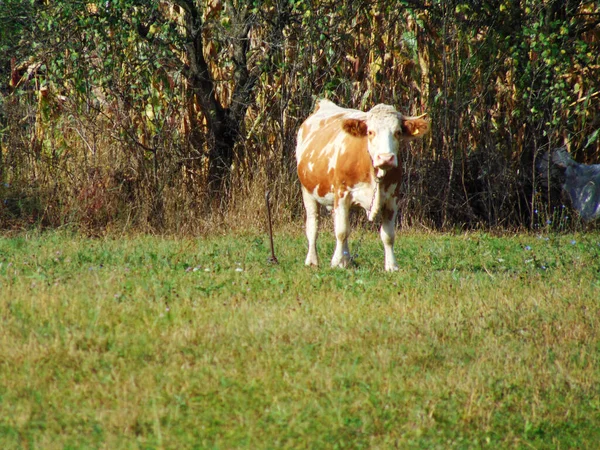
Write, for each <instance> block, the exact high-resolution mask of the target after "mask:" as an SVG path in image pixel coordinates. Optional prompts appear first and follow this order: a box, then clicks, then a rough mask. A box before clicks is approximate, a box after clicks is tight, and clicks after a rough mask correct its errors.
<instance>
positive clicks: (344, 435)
mask: <svg viewBox="0 0 600 450" xmlns="http://www.w3.org/2000/svg"><path fill="white" fill-rule="evenodd" d="M362 233H366V232H358V234H362ZM599 244H600V235H598V234H581V235H543V236H536V235H514V236H513V235H511V236H508V235H505V236H491V235H487V234H483V233H473V234H464V235H448V234H414V233H400V234H399V236H398V239H397V244H396V255H397V257H398V263H399V265H400V267H401V269H400V271H399V272H398V273H393V274H389V273H385V272H383V270H382V269H383V251H382V248H381V244H380V243H379V241H378V239H377V236H376V234H375V233H367V234H366V235H365V236H364V238H363V239H362V243H361V245H360V250H359V265H358V266H357V267H356V268H354V269H350V270H346V271H344V270H339V269H336V270H332V269H330V268H329V267H328V266H327V263H328V259H329V258H330V257H331V253H332V250H333V245H334V244H333V241H332V238H331V233H329V232H324V233H322V235H321V238H320V257H321V261H322V264H323V267H322V268H319V269H310V268H305V267H304V266H303V261H304V257H305V239H304V237H303V236H302V235H301V234H300V233H291V232H290V233H281V234H278V235H277V236H276V250H277V254H278V258H279V260H280V264H279V265H270V264H268V263H267V262H266V261H267V258H268V256H269V251H268V243H267V239H266V237H264V236H256V235H247V236H241V237H233V236H223V237H221V236H214V237H209V238H206V239H166V238H158V237H148V236H137V237H130V238H125V239H116V238H115V239H110V238H109V239H87V238H84V237H82V236H78V235H70V234H65V233H48V234H30V235H25V234H22V235H19V236H16V237H7V238H3V239H0V448H3V449H10V448H41V449H52V448H109V449H117V448H169V449H181V448H253V449H254V448H311V449H312V448H342V449H346V448H395V447H399V448H425V449H434V448H439V449H447V448H481V447H485V448H494V449H496V448H553V449H554V448H561V449H564V448H590V449H595V448H598V447H597V446H598V442H600V306H599V304H600V272H599V271H600V258H599V256H600V245H599Z"/></svg>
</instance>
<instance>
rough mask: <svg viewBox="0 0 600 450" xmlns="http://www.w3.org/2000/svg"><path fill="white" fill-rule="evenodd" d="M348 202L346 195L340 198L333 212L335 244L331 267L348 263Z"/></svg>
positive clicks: (343, 265) (344, 265) (345, 265)
mask: <svg viewBox="0 0 600 450" xmlns="http://www.w3.org/2000/svg"><path fill="white" fill-rule="evenodd" d="M349 215H350V203H349V201H348V196H346V197H345V198H340V199H339V200H338V205H337V206H336V208H335V210H334V213H333V222H334V229H335V239H336V246H335V252H334V253H333V258H332V259H331V267H347V266H348V264H349V263H350V249H349V248H348V236H349V235H350V220H349Z"/></svg>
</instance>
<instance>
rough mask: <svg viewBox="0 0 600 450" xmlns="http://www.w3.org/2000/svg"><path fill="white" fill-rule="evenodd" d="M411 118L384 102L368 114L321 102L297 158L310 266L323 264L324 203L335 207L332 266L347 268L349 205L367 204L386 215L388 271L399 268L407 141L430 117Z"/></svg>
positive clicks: (303, 129)
mask: <svg viewBox="0 0 600 450" xmlns="http://www.w3.org/2000/svg"><path fill="white" fill-rule="evenodd" d="M426 115H427V114H423V115H421V116H418V117H406V116H403V115H402V114H400V113H399V112H398V111H396V109H395V108H394V107H393V106H389V105H384V104H379V105H376V106H375V107H373V108H372V109H371V110H370V111H368V112H363V111H358V110H355V109H347V108H342V107H339V106H337V105H336V104H335V103H333V102H331V101H329V100H319V101H318V103H317V107H316V108H315V110H314V112H313V113H312V114H311V115H310V116H309V117H308V118H307V119H306V120H305V121H304V123H303V124H302V125H301V126H300V129H299V130H298V141H297V146H296V161H297V169H298V177H299V179H300V184H301V189H302V199H303V201H304V207H305V209H306V237H307V239H308V254H307V256H306V261H305V264H306V265H307V266H313V265H314V266H318V264H319V261H318V256H317V245H316V244H317V228H318V213H319V204H321V205H324V206H326V207H327V209H329V210H333V218H334V231H335V237H336V247H335V251H334V253H333V258H332V259H331V266H332V267H347V266H348V264H349V263H350V262H351V257H350V251H349V248H348V235H349V233H350V230H349V212H350V207H352V206H359V207H362V208H363V209H364V210H365V211H366V213H367V217H368V220H369V221H373V220H375V219H376V218H377V217H378V216H379V215H381V219H382V224H381V229H380V236H381V240H382V241H383V247H384V255H385V270H387V271H395V270H398V265H397V263H396V258H395V256H394V232H395V224H396V216H397V214H398V207H399V201H398V200H399V196H400V185H401V182H402V163H401V161H399V156H398V150H399V147H400V145H401V143H403V142H407V141H411V140H414V139H416V138H422V137H423V135H425V134H426V133H427V132H428V131H429V121H428V120H426V119H425V118H424V116H426Z"/></svg>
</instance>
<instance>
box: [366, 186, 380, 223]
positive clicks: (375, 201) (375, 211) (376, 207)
mask: <svg viewBox="0 0 600 450" xmlns="http://www.w3.org/2000/svg"><path fill="white" fill-rule="evenodd" d="M382 206H383V200H382V195H381V178H377V177H373V197H372V198H371V207H370V208H369V211H368V219H369V222H373V221H374V220H375V219H376V218H377V216H378V215H379V212H380V211H381V207H382Z"/></svg>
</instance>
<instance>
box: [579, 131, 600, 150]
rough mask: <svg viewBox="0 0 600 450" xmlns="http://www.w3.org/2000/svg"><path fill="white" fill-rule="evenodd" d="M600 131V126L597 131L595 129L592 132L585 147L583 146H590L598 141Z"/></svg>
mask: <svg viewBox="0 0 600 450" xmlns="http://www.w3.org/2000/svg"><path fill="white" fill-rule="evenodd" d="M599 133H600V128H598V129H597V130H596V131H594V132H593V133H592V134H590V136H589V137H588V140H587V142H586V143H585V147H583V148H588V147H589V146H590V145H592V144H593V143H594V142H596V141H597V140H598V134H599Z"/></svg>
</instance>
